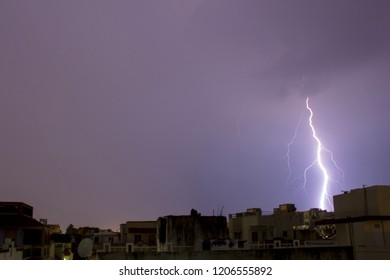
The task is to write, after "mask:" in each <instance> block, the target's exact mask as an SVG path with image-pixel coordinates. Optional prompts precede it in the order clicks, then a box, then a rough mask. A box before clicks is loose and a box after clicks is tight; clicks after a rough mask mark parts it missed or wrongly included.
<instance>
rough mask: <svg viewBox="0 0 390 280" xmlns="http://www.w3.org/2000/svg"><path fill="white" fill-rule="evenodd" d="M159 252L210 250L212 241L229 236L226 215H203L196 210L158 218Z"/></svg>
mask: <svg viewBox="0 0 390 280" xmlns="http://www.w3.org/2000/svg"><path fill="white" fill-rule="evenodd" d="M157 237H158V239H157V250H158V251H159V252H177V251H202V250H210V249H211V242H215V241H216V240H225V239H226V238H227V221H226V217H224V216H201V215H200V214H199V213H198V212H197V211H196V210H192V211H191V215H188V216H165V217H160V218H158V220H157Z"/></svg>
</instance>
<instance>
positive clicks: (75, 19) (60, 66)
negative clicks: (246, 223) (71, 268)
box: [0, 0, 390, 230]
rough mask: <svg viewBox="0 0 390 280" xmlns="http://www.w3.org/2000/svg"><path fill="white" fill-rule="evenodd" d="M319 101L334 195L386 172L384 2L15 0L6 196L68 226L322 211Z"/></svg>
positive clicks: (3, 139)
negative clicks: (286, 208) (291, 208)
mask: <svg viewBox="0 0 390 280" xmlns="http://www.w3.org/2000/svg"><path fill="white" fill-rule="evenodd" d="M307 97H310V101H309V102H310V107H311V109H312V110H313V113H314V116H313V124H314V126H315V128H316V132H317V136H318V137H319V138H320V140H321V141H322V144H323V147H324V148H326V149H328V150H331V151H332V152H333V158H334V160H335V161H337V164H338V166H339V167H340V168H342V169H343V171H344V173H343V174H344V176H341V175H342V172H338V170H337V168H336V167H335V166H334V165H333V166H331V165H330V163H331V161H330V159H329V158H330V157H329V153H326V152H325V151H324V150H323V152H324V153H323V154H322V156H323V160H324V164H325V165H327V166H328V168H329V169H328V171H329V174H330V176H331V177H332V179H334V180H331V181H330V184H329V193H330V194H331V195H333V194H339V193H340V192H341V191H343V190H350V189H354V188H359V187H361V186H362V185H363V184H365V185H374V184H390V172H389V167H390V148H389V143H390V126H389V121H390V110H389V106H390V2H389V1H387V0H384V1H379V0H370V1H368V0H367V1H359V0H351V1H339V0H334V1H333V0H332V1H330V0H326V1H315V0H295V1H289V0H285V1H279V0H272V1H261V0H259V1H257V0H256V1H250V0H245V1H229V0H226V1H216V0H213V1H203V0H199V1H181V0H175V1H171V0H165V1H131V0H129V1H51V0H48V1H7V0H3V1H1V2H0V184H1V188H0V200H2V201H22V202H25V203H27V204H30V205H32V206H33V207H34V216H35V218H37V219H38V218H47V219H48V222H49V223H54V224H55V223H59V224H61V227H62V229H63V230H65V228H64V227H66V226H67V225H69V224H70V223H73V224H74V225H75V226H99V227H102V228H108V227H109V228H112V229H114V230H116V229H118V228H119V224H120V223H123V222H125V221H128V220H156V219H157V218H158V217H159V216H164V215H170V214H173V215H182V214H189V212H190V210H191V208H195V209H197V210H198V211H199V212H200V213H202V215H212V214H213V210H214V211H215V212H216V211H217V210H221V209H222V207H223V214H224V215H227V214H229V213H236V212H242V211H245V210H246V209H247V208H251V207H260V208H262V209H263V210H264V211H272V209H273V208H274V207H277V206H278V205H279V204H283V203H295V204H296V206H297V208H298V210H300V211H303V210H308V209H309V208H312V207H319V206H320V205H319V195H320V192H321V184H322V180H323V175H322V173H321V172H320V169H319V167H318V165H317V164H316V163H314V161H315V159H316V158H315V157H316V148H317V144H316V142H315V140H314V139H313V137H312V132H311V130H310V126H309V111H308V110H307V109H306V108H305V106H306V105H305V101H306V98H307ZM298 124H300V125H299V126H298V127H297V125H298ZM295 132H296V138H295V142H294V143H291V142H290V141H291V140H292V138H293V136H294V134H295ZM289 143H290V145H289ZM288 147H290V150H289V153H288ZM287 153H288V154H289V157H290V168H291V169H290V170H289V168H288V161H287ZM312 163H314V165H313V167H312V168H311V169H309V170H308V172H307V174H306V175H307V176H306V178H307V184H306V188H303V187H302V186H303V182H304V178H303V177H302V175H303V172H304V170H305V168H306V167H307V166H308V165H310V164H312ZM336 181H337V182H336ZM328 210H330V209H329V208H328Z"/></svg>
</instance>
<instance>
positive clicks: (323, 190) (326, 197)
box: [306, 97, 333, 209]
mask: <svg viewBox="0 0 390 280" xmlns="http://www.w3.org/2000/svg"><path fill="white" fill-rule="evenodd" d="M306 109H307V110H309V112H310V117H309V125H310V128H311V131H312V133H313V138H314V139H315V141H316V142H317V158H316V163H317V164H318V166H319V168H320V169H321V172H322V175H323V177H324V178H323V179H324V181H323V183H322V188H321V196H320V208H321V209H325V201H326V200H327V201H328V203H329V204H330V206H331V207H332V209H333V204H332V203H331V202H330V200H329V194H328V188H329V187H328V184H329V174H328V170H327V169H326V167H325V166H324V163H323V162H322V150H323V145H322V143H321V140H320V138H318V136H317V133H316V130H315V128H314V125H313V115H314V114H313V110H312V109H311V108H310V106H309V97H308V98H306Z"/></svg>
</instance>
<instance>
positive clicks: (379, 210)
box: [333, 186, 390, 219]
mask: <svg viewBox="0 0 390 280" xmlns="http://www.w3.org/2000/svg"><path fill="white" fill-rule="evenodd" d="M333 201H334V208H335V216H336V219H340V218H341V219H342V218H346V217H359V216H379V215H380V216H385V215H390V203H389V202H390V186H371V187H366V188H361V189H354V190H351V191H350V192H348V193H345V194H340V195H335V196H334V197H333Z"/></svg>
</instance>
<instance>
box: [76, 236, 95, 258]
mask: <svg viewBox="0 0 390 280" xmlns="http://www.w3.org/2000/svg"><path fill="white" fill-rule="evenodd" d="M92 249H93V241H92V239H91V238H84V239H83V240H81V242H80V244H79V246H78V247H77V254H79V256H80V257H81V258H86V257H88V256H90V255H91V254H92Z"/></svg>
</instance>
